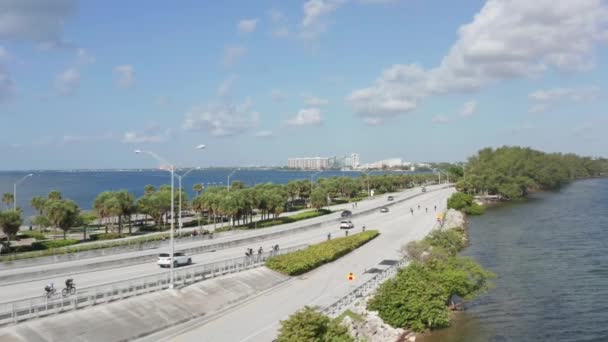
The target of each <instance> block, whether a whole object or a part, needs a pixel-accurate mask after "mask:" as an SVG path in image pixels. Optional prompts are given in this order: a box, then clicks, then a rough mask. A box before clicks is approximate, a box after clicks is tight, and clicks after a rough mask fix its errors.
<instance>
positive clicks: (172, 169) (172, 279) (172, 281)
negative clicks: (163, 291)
mask: <svg viewBox="0 0 608 342" xmlns="http://www.w3.org/2000/svg"><path fill="white" fill-rule="evenodd" d="M196 148H197V149H199V150H200V149H203V148H205V145H198V146H197V147H196ZM135 153H137V154H142V153H145V154H147V155H149V156H151V157H153V158H154V159H156V160H158V161H159V162H160V163H164V164H166V165H168V166H169V170H168V171H169V172H170V173H171V232H170V233H169V235H170V240H171V242H170V243H171V271H170V282H169V288H171V289H172V288H174V285H175V274H174V271H175V270H174V265H175V263H174V261H173V260H174V255H175V239H174V236H173V235H174V231H175V197H174V196H175V181H174V178H175V165H173V164H170V163H168V162H166V161H165V160H164V159H163V158H161V157H159V156H158V155H157V154H156V153H154V152H150V151H142V150H135Z"/></svg>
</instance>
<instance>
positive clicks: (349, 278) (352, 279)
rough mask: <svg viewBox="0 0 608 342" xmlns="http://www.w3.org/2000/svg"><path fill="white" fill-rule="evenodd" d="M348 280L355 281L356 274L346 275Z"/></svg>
mask: <svg viewBox="0 0 608 342" xmlns="http://www.w3.org/2000/svg"><path fill="white" fill-rule="evenodd" d="M346 279H348V281H354V280H355V274H354V273H353V272H350V273H349V274H347V275H346Z"/></svg>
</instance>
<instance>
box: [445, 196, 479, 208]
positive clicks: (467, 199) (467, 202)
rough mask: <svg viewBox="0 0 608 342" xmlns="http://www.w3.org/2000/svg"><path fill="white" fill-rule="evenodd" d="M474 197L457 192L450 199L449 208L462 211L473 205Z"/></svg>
mask: <svg viewBox="0 0 608 342" xmlns="http://www.w3.org/2000/svg"><path fill="white" fill-rule="evenodd" d="M473 199H474V197H473V195H469V194H465V193H462V192H455V193H454V194H452V196H450V198H448V208H449V209H456V210H462V209H465V208H467V207H470V206H471V205H472V204H473Z"/></svg>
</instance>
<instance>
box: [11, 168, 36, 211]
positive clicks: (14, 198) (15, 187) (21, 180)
mask: <svg viewBox="0 0 608 342" xmlns="http://www.w3.org/2000/svg"><path fill="white" fill-rule="evenodd" d="M33 175H34V174H33V173H30V174H28V175H25V176H23V178H21V179H20V180H18V181H16V182H15V184H13V210H14V211H17V185H19V183H21V182H23V181H24V180H26V179H28V178H30V177H32V176H33Z"/></svg>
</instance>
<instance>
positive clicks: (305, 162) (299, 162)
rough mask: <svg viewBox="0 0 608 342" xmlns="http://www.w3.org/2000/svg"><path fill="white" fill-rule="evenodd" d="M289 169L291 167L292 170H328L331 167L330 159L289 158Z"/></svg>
mask: <svg viewBox="0 0 608 342" xmlns="http://www.w3.org/2000/svg"><path fill="white" fill-rule="evenodd" d="M287 167H289V168H290V169H308V170H318V169H327V168H328V167H329V158H325V157H313V158H289V159H288V160H287Z"/></svg>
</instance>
